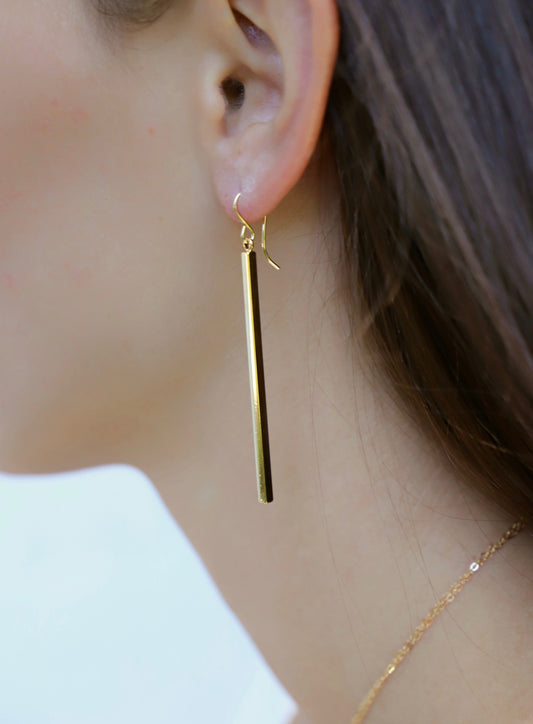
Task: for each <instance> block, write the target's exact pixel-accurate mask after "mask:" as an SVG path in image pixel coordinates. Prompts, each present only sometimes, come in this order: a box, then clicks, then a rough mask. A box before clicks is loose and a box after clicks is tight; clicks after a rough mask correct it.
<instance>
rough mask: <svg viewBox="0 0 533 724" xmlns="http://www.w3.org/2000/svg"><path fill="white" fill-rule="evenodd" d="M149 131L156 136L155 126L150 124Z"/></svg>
mask: <svg viewBox="0 0 533 724" xmlns="http://www.w3.org/2000/svg"><path fill="white" fill-rule="evenodd" d="M148 133H149V134H150V135H151V136H155V128H154V127H153V126H148Z"/></svg>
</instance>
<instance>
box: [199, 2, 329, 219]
mask: <svg viewBox="0 0 533 724" xmlns="http://www.w3.org/2000/svg"><path fill="white" fill-rule="evenodd" d="M228 8H229V9H230V10H231V13H232V16H231V17H232V19H233V21H232V22H231V23H225V24H224V26H223V27H221V26H220V25H219V26H218V27H217V29H216V30H214V33H216V34H217V36H218V37H217V38H216V39H215V38H213V41H214V43H216V44H217V47H219V48H222V49H223V50H222V51H219V56H218V58H219V63H218V68H217V73H213V74H211V76H210V78H209V82H210V83H211V88H210V89H209V93H208V96H209V95H211V94H212V93H213V92H214V91H215V92H218V93H219V94H220V95H221V96H222V97H223V99H224V102H223V103H222V104H221V103H220V97H219V99H218V103H217V104H216V107H215V106H211V108H210V109H208V112H207V115H206V116H205V117H204V118H205V119H206V122H207V123H208V124H209V128H208V134H207V138H208V139H209V140H208V144H207V149H206V150H207V153H208V155H209V159H208V162H209V163H210V165H211V171H212V177H213V181H214V186H215V189H216V192H217V195H218V197H219V200H220V203H221V204H222V206H223V207H224V209H225V210H226V212H227V214H228V215H229V216H230V217H231V218H234V211H233V202H234V199H235V196H236V195H237V193H239V192H240V193H241V194H242V197H241V201H240V208H241V211H242V213H244V214H245V215H246V217H247V218H248V219H249V220H250V221H251V222H255V221H257V220H258V219H260V218H262V217H263V216H265V215H267V214H269V213H270V212H271V211H272V210H273V209H274V208H275V207H276V206H277V205H278V204H279V203H280V201H281V200H282V199H283V198H284V197H285V196H286V195H287V193H288V192H289V191H290V190H291V189H292V188H293V186H294V185H295V184H296V183H297V182H298V181H299V179H300V178H301V176H302V174H303V173H304V171H305V169H306V167H307V165H308V163H309V160H310V158H311V156H312V154H313V152H314V149H315V147H316V144H317V141H318V138H319V135H320V130H321V128H322V123H323V118H324V113H325V108H326V103H327V97H328V93H329V86H330V82H331V76H332V72H333V67H334V64H335V60H336V55H337V48H338V18H337V9H336V5H335V0H262V2H260V3H259V2H257V0H235V1H234V2H231V3H228ZM221 34H222V35H223V37H221ZM217 76H218V77H217ZM215 78H216V82H217V88H216V89H213V87H212V84H213V82H214V81H215ZM204 80H206V79H204ZM206 97H207V96H206ZM211 97H212V95H211ZM214 109H215V112H213V110H214Z"/></svg>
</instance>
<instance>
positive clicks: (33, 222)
mask: <svg viewBox="0 0 533 724" xmlns="http://www.w3.org/2000/svg"><path fill="white" fill-rule="evenodd" d="M234 9H237V10H239V12H241V13H243V15H245V16H246V17H248V18H250V20H251V21H252V22H254V23H255V24H256V25H257V26H258V27H260V28H262V29H263V30H264V31H265V32H266V33H268V36H269V38H270V40H271V43H264V44H261V45H260V46H253V45H251V44H250V43H249V42H248V41H247V40H246V38H245V37H244V35H243V32H242V30H241V28H239V25H238V24H237V23H236V22H235V18H234V16H233V14H232V12H231V7H230V5H229V4H228V3H226V2H223V1H222V0H203V2H202V3H201V4H200V2H196V1H193V0H191V2H189V3H188V4H185V5H184V6H183V7H176V8H173V9H171V10H170V11H169V12H168V13H167V14H166V15H165V16H164V17H163V18H161V20H160V21H159V22H158V23H156V24H155V25H153V26H151V27H149V28H145V29H143V30H140V31H138V32H136V33H135V34H133V35H128V34H124V35H118V34H114V35H113V34H112V33H111V32H105V31H104V29H103V27H102V25H101V23H100V22H99V21H98V20H97V17H96V14H95V12H94V11H93V10H92V9H91V7H90V6H89V4H88V3H86V2H82V1H81V0H77V1H76V2H72V0H50V2H48V3H46V4H44V3H40V2H36V1H35V2H29V3H25V4H24V8H19V7H18V5H14V4H13V3H8V2H7V0H1V1H0V16H1V19H2V23H1V24H0V34H1V37H0V40H1V42H0V48H1V50H0V83H1V85H2V89H3V93H4V104H5V110H4V112H3V114H2V117H1V118H0V125H1V136H0V137H1V138H2V139H3V142H2V145H1V147H0V161H1V168H2V180H1V181H0V227H1V236H0V238H1V240H2V241H1V259H0V306H1V308H2V310H3V313H2V316H1V319H0V328H1V330H2V333H3V340H4V345H3V349H4V352H3V354H2V356H1V359H0V379H1V380H2V383H1V384H0V410H1V414H2V419H3V424H2V426H1V432H0V467H1V468H2V469H3V470H5V471H6V472H14V473H19V472H20V473H41V472H43V473H44V472H51V471H60V470H67V469H76V468H80V467H87V466H93V465H99V464H105V463H111V462H122V463H129V464H132V465H135V466H137V467H139V468H141V469H142V470H143V471H144V472H146V473H147V474H148V475H149V477H150V478H151V480H152V481H153V482H154V484H155V485H156V487H157V489H158V490H159V492H160V493H161V495H162V497H163V499H164V500H165V502H166V504H167V505H168V507H169V509H170V510H171V512H172V513H173V515H174V516H175V517H176V520H177V521H178V523H179V524H180V525H181V526H182V528H183V529H184V531H185V533H186V534H187V535H188V536H189V538H190V539H191V541H192V543H193V544H194V546H195V547H196V548H197V550H198V551H199V553H200V555H201V556H202V557H203V559H204V561H205V562H206V564H207V566H208V567H209V570H210V571H211V573H212V575H213V577H214V579H215V581H216V583H217V584H218V586H219V587H220V590H221V591H222V593H223V594H224V596H225V597H226V599H227V601H228V602H229V604H230V605H231V606H232V607H233V609H234V610H235V611H236V613H237V615H238V616H239V617H240V618H241V620H242V621H243V623H244V625H245V626H246V627H247V629H248V630H249V631H250V633H251V635H252V636H253V638H254V639H255V641H256V642H257V643H258V645H259V647H260V648H261V650H262V651H263V653H264V654H265V656H266V658H267V660H268V661H269V663H270V664H271V666H272V667H273V669H274V671H275V672H276V674H277V675H278V676H279V678H280V680H281V681H282V683H283V684H284V685H285V686H286V687H287V689H288V690H289V691H290V693H291V694H292V695H293V696H294V697H295V699H296V700H297V701H298V702H299V703H300V704H301V706H302V710H303V713H302V714H301V715H300V721H302V722H303V721H304V720H306V721H307V720H309V721H311V722H317V723H318V724H324V723H325V722H328V724H329V722H348V721H349V718H350V716H351V715H352V714H353V713H354V712H355V710H356V708H357V706H358V704H359V703H360V701H361V699H362V698H363V697H364V695H365V694H366V691H367V689H368V688H369V687H370V685H371V684H372V683H373V681H374V680H375V678H377V676H378V675H379V674H380V673H381V672H382V670H383V669H384V667H385V666H386V665H387V664H388V662H389V661H390V659H391V658H392V656H393V655H394V653H395V651H396V650H397V649H398V648H399V647H400V646H401V644H402V643H403V641H404V640H405V639H406V638H407V637H408V635H409V634H410V632H411V631H412V629H413V628H414V627H415V626H416V625H417V624H418V623H419V621H420V619H421V618H423V616H425V614H426V613H427V611H428V610H429V609H430V608H431V606H432V605H433V603H434V602H435V600H436V599H437V598H438V596H439V595H440V594H441V593H443V592H444V591H446V590H447V589H448V588H449V586H450V585H451V584H452V583H453V582H454V581H455V580H456V579H457V578H458V577H459V576H460V575H461V574H462V573H463V572H465V571H466V570H467V569H468V566H469V564H470V562H471V561H472V560H473V559H474V558H475V557H477V556H479V554H480V553H481V552H482V551H483V550H485V548H486V547H487V545H488V544H489V543H490V542H493V541H495V540H497V539H498V538H499V537H500V536H501V534H502V533H503V532H504V531H505V530H506V529H507V528H508V527H509V526H510V524H511V523H512V522H514V521H513V520H512V519H510V518H509V517H508V516H507V515H505V514H504V513H502V512H501V511H500V510H497V509H495V508H494V507H493V506H492V505H490V504H489V503H488V502H486V501H485V500H484V499H483V498H481V497H480V496H479V495H477V494H475V493H473V492H469V490H468V486H467V484H466V481H464V480H461V479H460V478H459V477H458V475H457V473H456V471H454V470H453V469H452V468H451V467H450V465H449V463H448V461H447V459H446V457H445V456H444V455H443V454H442V453H441V452H439V451H438V450H437V449H436V448H435V447H433V446H432V445H431V444H430V442H429V441H428V440H426V439H425V437H424V436H423V434H422V432H421V431H419V430H418V429H417V428H416V427H415V426H414V425H413V423H412V422H411V421H410V420H409V419H407V418H406V417H405V416H404V415H403V413H401V412H400V410H399V409H398V408H397V407H396V405H395V404H394V403H393V401H392V400H391V398H390V396H389V394H388V392H387V387H386V383H385V381H384V380H383V379H382V378H381V375H380V372H379V368H377V367H376V365H375V362H374V361H373V360H372V358H371V357H370V355H369V353H368V352H367V351H366V350H365V348H364V346H363V345H361V344H358V343H357V342H356V341H353V340H351V339H349V333H348V329H347V322H346V319H347V316H346V313H345V309H344V301H343V299H342V298H341V297H340V296H339V295H338V293H337V288H336V277H335V257H336V252H337V249H338V244H339V243H340V229H339V225H338V222H337V220H336V219H335V218H334V217H333V216H332V214H331V212H330V208H331V205H332V200H333V199H334V195H335V183H334V180H333V178H332V177H331V179H330V181H329V182H328V183H324V181H325V175H326V174H327V171H324V168H323V167H320V166H319V165H318V164H317V163H316V162H315V160H314V159H313V151H314V149H315V147H316V143H317V140H318V136H319V132H320V127H321V123H322V119H323V111H324V107H325V102H326V98H327V90H328V87H329V81H330V77H331V70H332V66H333V62H334V58H335V54H336V49H337V42H338V28H337V23H336V15H335V6H334V3H333V2H332V0H298V1H297V0H294V1H293V0H262V2H259V0H250V2H238V3H235V4H234ZM232 74H233V75H239V76H240V77H241V79H242V81H243V83H244V85H245V88H246V98H245V102H244V105H243V106H242V108H240V109H237V110H233V111H228V110H227V109H226V106H225V104H224V99H223V98H222V95H221V93H220V89H219V86H220V82H221V81H222V80H224V78H226V77H228V76H229V75H232ZM238 191H242V192H243V203H242V206H241V211H242V213H243V214H244V215H245V216H246V217H247V218H249V220H250V221H251V222H257V221H258V220H259V219H260V218H261V217H262V216H263V215H264V214H269V215H270V220H269V232H270V235H269V250H270V253H271V255H272V257H273V258H274V259H275V260H276V261H278V262H279V264H280V265H281V267H282V269H281V271H280V272H275V271H273V270H272V269H271V268H269V267H267V266H266V264H264V265H263V264H261V263H260V285H261V305H262V313H263V327H264V339H263V342H264V348H265V365H266V373H267V393H268V402H269V420H270V429H271V448H272V456H273V471H274V494H275V502H274V503H273V504H272V505H269V506H261V505H259V504H258V503H257V499H256V492H255V479H254V462H253V451H252V439H251V421H250V410H249V406H250V403H249V397H248V395H249V391H248V372H247V361H246V349H245V342H244V322H243V309H242V290H241V278H240V239H239V233H240V226H239V224H238V223H237V222H236V220H235V219H234V217H233V213H232V208H231V205H232V201H233V198H234V196H235V194H236V193H237V192H238ZM259 261H261V260H259ZM532 549H533V545H532V539H531V536H529V535H528V534H525V533H522V534H521V535H520V536H518V537H517V538H515V539H514V540H513V541H511V542H510V543H508V544H507V545H506V546H505V547H504V549H503V550H502V551H501V552H499V553H498V554H497V555H496V556H495V557H494V558H493V559H492V560H491V561H490V562H489V563H488V564H487V566H486V567H484V568H483V570H482V571H481V572H480V573H479V575H477V576H476V577H475V578H474V580H473V581H472V582H471V583H470V584H469V585H468V587H467V588H466V589H465V590H464V591H463V592H462V593H461V594H460V597H459V598H458V599H457V600H456V601H455V602H454V603H453V604H452V607H451V608H450V609H449V611H448V612H445V613H443V614H442V615H441V616H440V618H439V620H438V622H436V624H435V625H434V627H433V628H432V629H431V631H430V632H429V633H428V634H427V636H426V637H425V638H424V640H423V641H422V642H421V643H419V644H418V646H417V647H416V649H415V650H414V651H413V652H412V653H411V654H410V656H409V658H408V660H407V661H406V662H405V664H404V665H403V666H402V668H401V669H400V670H399V671H398V672H397V673H396V674H395V676H394V677H393V679H392V680H391V681H390V682H389V683H388V684H387V687H386V689H385V690H384V691H383V693H382V694H381V696H380V697H379V700H378V702H377V703H376V706H375V708H374V710H373V712H372V714H371V716H370V717H369V722H370V723H372V724H379V723H380V722H381V723H385V722H392V721H397V722H410V723H411V722H412V723H416V722H424V723H426V722H435V723H437V722H443V723H444V722H461V724H487V723H489V724H501V722H506V724H507V723H509V724H522V723H523V722H528V721H533V717H532V716H531V714H530V712H533V693H532V691H533V687H532V686H531V672H532V671H533V645H532V644H533V640H532V638H533V635H532V633H531V632H532V630H533V627H532V625H531V624H532V619H533V593H532V586H531V582H532V580H533V570H532V567H533V550H532Z"/></svg>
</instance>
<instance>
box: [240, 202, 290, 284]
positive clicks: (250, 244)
mask: <svg viewBox="0 0 533 724" xmlns="http://www.w3.org/2000/svg"><path fill="white" fill-rule="evenodd" d="M241 196H242V193H240V192H239V193H238V194H237V196H236V197H235V200H234V202H233V210H234V211H235V214H236V215H237V217H238V218H239V220H240V222H241V223H242V225H243V227H242V231H241V239H242V240H243V242H244V244H243V246H244V249H245V251H247V252H250V251H253V250H254V246H255V231H254V230H253V229H252V227H251V226H250V224H249V223H248V222H247V221H246V220H245V219H244V218H243V217H242V215H241V213H240V212H239V208H238V204H239V199H240V198H241ZM266 223H267V217H266V216H265V217H264V218H263V226H262V230H261V247H262V249H263V252H264V254H265V258H266V260H267V261H268V263H269V264H270V265H271V266H273V267H274V269H277V270H278V271H279V270H280V266H279V265H278V264H276V262H275V261H274V260H273V259H272V258H271V257H270V255H269V253H268V251H267V248H266ZM247 231H248V232H249V234H250V235H249V236H246V232H247Z"/></svg>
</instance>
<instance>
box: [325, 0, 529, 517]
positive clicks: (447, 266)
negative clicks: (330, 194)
mask: <svg viewBox="0 0 533 724" xmlns="http://www.w3.org/2000/svg"><path fill="white" fill-rule="evenodd" d="M338 7H339V13H340V19H341V46H340V52H339V57H338V62H337V65H336V69H335V75H334V79H333V83H332V88H331V94H330V99H329V105H328V110H327V118H326V124H325V133H326V135H327V138H328V142H329V146H330V147H332V148H333V154H334V158H335V162H336V168H337V172H338V178H339V181H340V187H341V200H340V203H341V216H342V221H343V225H344V248H343V254H342V269H341V272H340V273H341V274H342V279H343V282H344V283H345V285H346V287H347V289H346V291H347V294H348V296H349V298H350V304H351V306H352V307H354V305H355V308H356V309H357V315H356V316H355V319H357V320H358V322H357V332H358V333H359V335H360V336H361V337H363V338H364V339H365V341H366V342H367V343H368V344H369V347H370V348H371V349H372V350H373V351H374V352H377V353H378V355H379V359H380V360H381V362H383V363H384V365H385V368H386V371H387V372H388V376H389V379H390V380H391V382H392V387H393V390H394V392H395V393H396V394H395V396H396V397H397V398H398V399H399V400H400V401H401V402H402V404H404V405H405V406H406V408H407V410H408V411H409V412H410V414H411V416H414V417H415V419H416V420H417V421H418V422H419V423H420V424H421V426H422V427H423V428H424V429H426V430H429V431H430V432H431V433H432V434H433V440H434V441H436V442H437V443H438V445H440V446H441V447H442V446H443V447H444V449H445V451H446V453H447V455H448V457H449V458H450V459H451V460H452V462H453V463H454V464H455V465H456V466H458V467H459V468H460V470H461V471H462V472H463V473H464V474H466V478H467V480H470V481H473V482H475V484H477V486H478V488H481V489H482V490H483V491H484V492H485V493H486V494H488V495H489V496H490V497H491V498H492V499H494V500H496V501H497V502H498V503H499V504H500V505H501V506H502V507H504V508H505V509H506V510H507V511H509V512H511V513H512V514H514V515H515V516H524V517H526V518H528V519H529V520H530V521H531V520H533V349H532V347H533V313H532V301H533V293H532V290H533V145H532V139H533V38H532V34H533V3H532V2H531V0H504V1H502V0H476V1H475V2H448V1H447V0H431V1H428V0H386V1H385V0H338ZM361 320H363V321H361Z"/></svg>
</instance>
